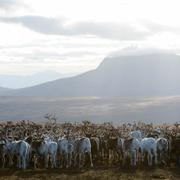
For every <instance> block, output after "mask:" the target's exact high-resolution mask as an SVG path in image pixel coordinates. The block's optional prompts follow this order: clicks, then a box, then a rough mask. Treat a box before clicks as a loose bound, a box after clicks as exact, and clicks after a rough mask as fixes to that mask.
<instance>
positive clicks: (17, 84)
mask: <svg viewBox="0 0 180 180" xmlns="http://www.w3.org/2000/svg"><path fill="white" fill-rule="evenodd" d="M64 77H66V75H64V74H60V73H57V72H54V71H43V72H39V73H35V74H31V75H6V74H4V75H3V74H0V86H1V87H7V88H13V89H18V88H24V87H30V86H34V85H37V84H41V83H44V82H48V81H52V80H56V79H59V78H64Z"/></svg>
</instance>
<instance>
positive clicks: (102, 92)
mask: <svg viewBox="0 0 180 180" xmlns="http://www.w3.org/2000/svg"><path fill="white" fill-rule="evenodd" d="M179 69H180V56H177V55H173V54H149V55H136V56H133V55H131V56H116V57H108V58H105V59H104V61H103V62H102V63H101V64H100V65H99V67H98V68H97V69H95V70H92V71H89V72H86V73H84V74H81V75H78V76H75V77H71V78H65V79H58V80H55V81H52V82H48V83H44V84H41V85H37V86H33V87H29V88H23V89H19V90H15V91H13V92H10V93H7V94H9V95H16V96H17V95H20V96H21V95H22V96H62V97H65V96H164V95H177V94H180V83H179V82H180V71H179Z"/></svg>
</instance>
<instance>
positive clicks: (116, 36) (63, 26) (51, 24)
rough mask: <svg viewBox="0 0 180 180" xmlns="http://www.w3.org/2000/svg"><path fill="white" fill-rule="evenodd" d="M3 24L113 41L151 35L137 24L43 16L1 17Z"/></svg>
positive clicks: (47, 32) (53, 33) (52, 33)
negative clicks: (78, 20) (70, 19)
mask: <svg viewBox="0 0 180 180" xmlns="http://www.w3.org/2000/svg"><path fill="white" fill-rule="evenodd" d="M0 21H1V22H5V23H19V24H21V25H23V26H24V27H26V28H28V29H31V30H32V31H35V32H38V33H42V34H48V35H66V36H77V35H92V36H97V37H100V38H106V39H112V40H142V39H145V38H146V37H148V36H150V35H151V32H150V31H149V30H148V29H145V28H143V29H142V28H141V29H140V28H138V27H137V25H136V24H130V23H113V22H109V23H108V22H76V23H67V22H66V21H64V20H62V19H57V18H48V17H43V16H19V17H0Z"/></svg>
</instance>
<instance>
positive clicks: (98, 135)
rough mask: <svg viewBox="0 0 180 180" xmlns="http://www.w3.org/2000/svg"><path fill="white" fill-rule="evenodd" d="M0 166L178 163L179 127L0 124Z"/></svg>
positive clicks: (169, 164) (69, 166)
mask: <svg viewBox="0 0 180 180" xmlns="http://www.w3.org/2000/svg"><path fill="white" fill-rule="evenodd" d="M0 164H1V168H20V169H26V168H34V169H36V168H84V167H94V166H96V165H97V164H98V165H99V164H100V165H103V166H111V165H116V166H122V167H126V166H128V167H138V166H141V165H143V166H158V165H164V166H172V165H173V166H174V165H177V166H179V165H180V125H179V124H177V123H176V124H174V125H166V124H164V125H161V126H157V125H156V126H155V125H153V124H145V123H142V122H134V123H132V124H129V123H127V124H122V125H120V126H116V127H115V126H113V125H112V123H103V124H94V123H91V122H89V121H83V122H81V123H62V124H58V123H56V122H54V123H52V122H51V123H44V124H43V123H42V124H39V123H34V122H31V121H25V120H22V121H17V122H13V121H8V122H0Z"/></svg>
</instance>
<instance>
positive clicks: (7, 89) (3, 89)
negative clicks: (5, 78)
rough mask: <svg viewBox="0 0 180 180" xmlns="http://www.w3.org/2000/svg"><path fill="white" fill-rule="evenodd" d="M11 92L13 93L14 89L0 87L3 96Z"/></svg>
mask: <svg viewBox="0 0 180 180" xmlns="http://www.w3.org/2000/svg"><path fill="white" fill-rule="evenodd" d="M10 91H12V89H9V88H4V87H0V94H3V93H5V92H10Z"/></svg>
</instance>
